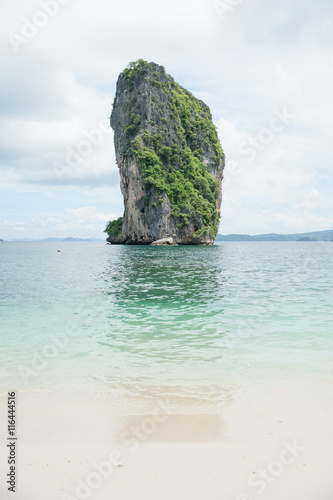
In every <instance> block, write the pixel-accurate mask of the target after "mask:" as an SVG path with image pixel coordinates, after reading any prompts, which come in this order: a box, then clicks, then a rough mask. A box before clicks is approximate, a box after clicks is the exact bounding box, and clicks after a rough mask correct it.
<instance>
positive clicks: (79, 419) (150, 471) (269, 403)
mask: <svg viewBox="0 0 333 500" xmlns="http://www.w3.org/2000/svg"><path fill="white" fill-rule="evenodd" d="M332 394H333V392H332V385H331V384H330V383H327V382H324V383H322V384H320V385H319V384H318V383H317V384H314V385H312V386H311V387H310V386H309V385H308V384H306V383H305V382H302V383H294V384H290V383H288V384H286V382H283V383H282V382H281V383H275V384H273V385H272V384H270V385H269V384H260V383H259V384H258V382H256V383H253V384H252V385H251V383H248V384H247V385H246V386H244V387H243V391H240V394H234V395H232V397H230V399H229V400H228V401H226V402H225V404H224V405H222V407H221V408H220V409H219V411H215V412H214V413H210V412H209V410H207V408H206V409H204V412H202V413H201V412H200V408H201V407H200V404H199V405H197V406H195V405H194V406H193V404H191V406H190V408H191V411H190V412H188V411H187V410H186V408H188V406H187V407H186V406H182V405H181V404H179V401H178V400H177V398H173V397H172V394H171V396H170V393H168V395H167V396H163V394H160V395H159V396H158V395H156V397H154V398H150V399H149V404H148V411H147V408H146V407H145V406H142V405H141V406H138V408H139V412H138V413H137V414H136V413H135V412H134V411H132V412H130V411H129V409H128V408H127V409H124V408H125V407H124V406H122V404H119V402H120V401H121V400H122V398H123V395H122V394H117V395H116V396H115V394H114V392H113V393H109V392H108V391H104V392H101V391H96V392H91V390H90V389H89V390H85V391H83V390H81V391H79V390H75V391H73V390H70V389H68V388H67V389H61V390H60V389H59V390H52V391H50V390H49V389H46V388H44V389H43V388H40V389H35V390H34V391H31V390H29V391H27V390H22V391H18V396H17V398H18V399H17V403H18V411H17V437H18V440H17V444H16V458H17V463H16V491H15V493H13V492H11V491H8V489H7V487H8V484H6V480H7V479H6V474H7V473H8V471H9V465H8V463H7V458H8V448H7V447H6V443H7V442H8V440H7V429H6V397H7V395H6V393H2V396H1V414H0V418H1V435H0V438H1V449H0V460H1V462H0V467H1V468H0V498H1V499H3V498H14V499H15V500H75V499H76V500H81V499H91V500H113V499H115V500H141V499H142V500H155V499H156V500H171V499H172V500H178V499H179V500H181V499H192V500H203V499H204V500H332V499H333V474H332V463H333V460H332V459H333V425H332V424H333V418H332V417H333V398H332ZM131 404H132V408H134V409H135V408H136V405H135V404H134V405H133V401H132V402H131ZM195 408H197V409H198V411H197V412H195ZM201 409H202V408H201ZM183 410H184V411H183ZM186 413H188V414H186Z"/></svg>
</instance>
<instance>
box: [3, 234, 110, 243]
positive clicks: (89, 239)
mask: <svg viewBox="0 0 333 500" xmlns="http://www.w3.org/2000/svg"><path fill="white" fill-rule="evenodd" d="M1 241H2V240H1ZM8 241H21V242H22V243H24V242H29V241H36V242H37V241H38V242H42V241H55V242H57V241H58V242H64V243H66V242H72V241H104V240H102V239H99V238H72V237H71V236H68V237H67V238H52V237H51V238H44V239H42V240H34V239H32V238H21V239H17V240H8Z"/></svg>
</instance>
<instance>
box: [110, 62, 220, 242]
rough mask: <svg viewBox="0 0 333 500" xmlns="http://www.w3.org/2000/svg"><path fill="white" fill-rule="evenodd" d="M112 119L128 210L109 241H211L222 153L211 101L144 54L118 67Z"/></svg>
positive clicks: (215, 224)
mask: <svg viewBox="0 0 333 500" xmlns="http://www.w3.org/2000/svg"><path fill="white" fill-rule="evenodd" d="M111 126H112V128H113V130H114V144H115V151H116V161H117V165H118V168H119V173H120V180H121V191H122V194H123V198H124V207H125V210H124V215H123V217H120V218H119V219H117V220H114V221H110V222H109V223H108V224H107V227H106V229H105V232H107V233H108V235H109V237H108V238H107V241H109V242H110V243H118V244H142V245H147V244H155V243H156V244H169V245H170V244H181V245H210V244H213V243H214V240H215V237H216V234H217V229H218V225H219V218H220V207H221V200H222V193H221V182H222V178H223V169H224V154H223V150H222V147H221V145H220V142H219V139H218V136H217V131H216V127H215V126H214V124H213V121H212V116H211V112H210V110H209V107H208V106H207V105H206V104H205V103H203V102H202V101H201V100H200V99H197V98H196V97H194V96H193V95H192V94H191V92H189V91H188V90H186V89H184V88H183V87H181V86H180V85H179V84H178V83H176V82H175V80H174V79H173V78H172V77H171V76H170V75H168V74H167V73H166V72H165V69H164V67H163V66H160V65H158V64H155V63H148V62H146V61H143V60H142V59H140V60H139V61H136V62H133V63H130V64H129V66H128V67H127V68H126V69H125V70H124V71H123V72H122V73H121V74H120V75H119V78H118V82H117V90H116V95H115V99H114V102H113V109H112V113H111Z"/></svg>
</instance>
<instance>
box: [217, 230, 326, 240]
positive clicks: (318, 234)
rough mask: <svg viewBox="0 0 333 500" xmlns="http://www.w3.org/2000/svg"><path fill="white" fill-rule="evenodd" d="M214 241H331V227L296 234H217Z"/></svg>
mask: <svg viewBox="0 0 333 500" xmlns="http://www.w3.org/2000/svg"><path fill="white" fill-rule="evenodd" d="M216 241H333V229H331V230H328V231H315V232H311V233H296V234H275V233H270V234H257V235H255V236H250V235H248V234H227V235H225V236H224V235H222V234H218V235H217V236H216Z"/></svg>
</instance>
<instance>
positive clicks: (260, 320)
mask: <svg viewBox="0 0 333 500" xmlns="http://www.w3.org/2000/svg"><path fill="white" fill-rule="evenodd" d="M0 280H1V281H0V282H1V287H0V346H1V349H0V370H1V378H0V384H1V386H2V389H3V390H5V391H7V390H13V389H15V390H18V391H20V390H21V391H26V392H29V391H38V390H42V389H43V390H45V389H48V390H50V391H52V390H61V388H67V389H68V388H72V389H73V390H75V389H77V390H81V391H83V392H84V391H85V392H87V393H89V392H95V393H96V392H97V393H100V394H112V395H113V397H114V396H115V395H116V396H117V398H116V400H117V404H118V406H119V408H118V409H119V412H121V411H122V410H123V411H128V406H131V405H132V407H133V406H134V407H135V408H136V411H137V412H140V408H141V410H142V412H144V411H145V408H144V405H145V402H147V401H149V398H150V397H157V396H162V395H170V394H172V395H173V397H174V398H176V399H174V400H177V401H178V403H177V404H178V406H177V408H180V410H179V411H181V412H183V413H186V412H187V413H191V412H194V411H196V412H198V408H199V410H200V412H201V413H204V412H205V411H206V412H214V411H216V412H217V411H219V410H220V408H221V406H223V405H224V404H226V403H227V402H228V401H229V400H230V398H233V397H234V396H235V395H236V394H241V393H245V392H246V390H247V389H246V388H247V386H248V384H249V383H250V382H251V383H253V384H254V385H255V384H262V383H264V382H265V383H267V384H269V383H274V382H275V383H278V384H281V385H284V386H286V385H288V384H289V383H290V384H291V383H292V382H293V381H302V383H303V387H304V388H309V387H310V385H311V384H313V390H314V391H315V390H316V388H318V387H319V386H320V385H321V384H324V385H325V384H327V383H329V382H332V375H333V363H332V361H333V357H332V348H333V326H332V325H333V324H332V319H333V318H332V306H333V289H332V282H333V243H331V242H223V243H218V244H215V245H213V246H175V247H158V246H117V245H107V244H105V243H104V242H1V243H0ZM177 398H178V399H177Z"/></svg>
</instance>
